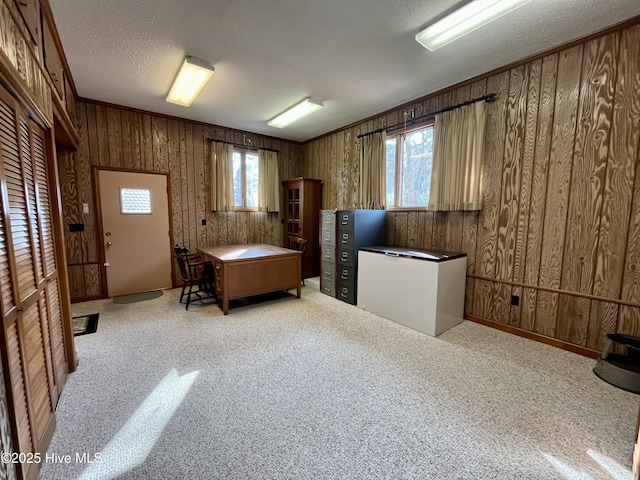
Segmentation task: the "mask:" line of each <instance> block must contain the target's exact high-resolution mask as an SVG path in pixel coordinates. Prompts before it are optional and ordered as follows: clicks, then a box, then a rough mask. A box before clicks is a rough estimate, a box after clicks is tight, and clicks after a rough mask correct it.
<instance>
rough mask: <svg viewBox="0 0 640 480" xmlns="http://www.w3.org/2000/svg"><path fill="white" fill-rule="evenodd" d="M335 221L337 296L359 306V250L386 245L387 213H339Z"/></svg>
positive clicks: (358, 211) (362, 211)
mask: <svg viewBox="0 0 640 480" xmlns="http://www.w3.org/2000/svg"><path fill="white" fill-rule="evenodd" d="M335 217H336V218H335V222H336V239H335V245H336V247H335V252H336V256H335V277H334V278H335V280H334V285H335V296H336V298H338V299H339V300H342V301H343V302H347V303H350V304H351V305H355V304H356V303H357V301H358V284H357V277H358V274H357V272H358V249H359V248H361V247H370V246H375V245H386V243H387V241H386V238H387V227H386V218H387V212H386V211H385V210H338V211H337V212H336V214H335Z"/></svg>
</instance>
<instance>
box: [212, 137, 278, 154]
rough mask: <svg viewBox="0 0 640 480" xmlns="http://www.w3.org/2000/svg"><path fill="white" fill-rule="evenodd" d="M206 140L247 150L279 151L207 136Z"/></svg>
mask: <svg viewBox="0 0 640 480" xmlns="http://www.w3.org/2000/svg"><path fill="white" fill-rule="evenodd" d="M207 142H209V143H211V142H218V143H226V144H228V145H233V146H234V147H242V148H246V149H248V150H266V151H268V152H276V153H280V150H274V149H273V148H262V147H261V148H258V147H252V146H250V145H243V144H242V143H233V142H227V141H225V140H216V139H215V138H207Z"/></svg>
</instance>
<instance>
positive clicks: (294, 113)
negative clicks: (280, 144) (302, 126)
mask: <svg viewBox="0 0 640 480" xmlns="http://www.w3.org/2000/svg"><path fill="white" fill-rule="evenodd" d="M322 107H324V104H323V103H320V102H317V101H315V100H312V99H311V98H305V99H304V100H303V101H301V102H300V103H297V104H296V105H294V106H293V107H291V108H290V109H288V110H287V111H285V112H283V113H281V114H280V115H278V116H277V117H276V118H274V119H272V120H270V121H269V122H268V123H267V125H269V126H270V127H276V128H284V127H286V126H287V125H290V124H292V123H293V122H296V121H298V120H300V119H301V118H303V117H306V116H307V115H309V114H310V113H313V112H315V111H316V110H320V109H321V108H322Z"/></svg>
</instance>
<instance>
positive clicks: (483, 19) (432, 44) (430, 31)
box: [416, 0, 531, 52]
mask: <svg viewBox="0 0 640 480" xmlns="http://www.w3.org/2000/svg"><path fill="white" fill-rule="evenodd" d="M530 1H531V0H473V1H472V2H470V3H467V4H466V5H464V6H463V7H461V8H459V9H458V10H456V11H454V12H453V13H451V14H449V15H447V16H446V17H444V18H442V19H440V20H438V21H437V22H435V23H434V24H432V25H429V26H428V27H427V28H425V29H424V30H422V31H421V32H419V33H418V34H416V41H417V42H418V43H420V44H421V45H422V46H423V47H424V48H426V49H427V50H430V51H432V52H433V51H434V50H437V49H438V48H440V47H442V46H444V45H446V44H447V43H450V42H453V41H454V40H456V39H458V38H460V37H462V36H464V35H466V34H467V33H469V32H472V31H473V30H475V29H476V28H479V27H481V26H483V25H486V24H487V23H489V22H491V21H492V20H495V19H496V18H498V17H501V16H502V15H504V14H505V13H509V12H511V11H512V10H515V9H516V8H518V7H520V6H522V5H524V4H525V3H528V2H530Z"/></svg>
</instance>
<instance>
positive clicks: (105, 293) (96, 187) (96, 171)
mask: <svg viewBox="0 0 640 480" xmlns="http://www.w3.org/2000/svg"><path fill="white" fill-rule="evenodd" d="M92 170H93V175H92V177H93V192H94V195H95V202H96V203H95V204H96V215H97V218H96V221H97V223H98V224H97V227H98V228H97V232H98V237H99V238H98V239H97V240H98V253H99V254H100V274H101V277H102V278H101V287H102V298H109V289H108V287H107V267H105V265H104V264H105V263H106V261H107V258H106V253H105V251H104V242H103V241H102V239H103V238H104V229H103V228H102V202H101V201H100V171H101V170H105V171H111V172H121V173H144V174H150V175H164V176H165V177H166V178H167V205H168V210H169V258H170V259H171V286H172V287H173V288H176V287H177V286H178V284H177V283H176V272H175V269H176V267H175V262H174V261H173V245H174V243H173V209H172V208H171V174H170V173H169V172H153V171H150V170H139V169H135V168H118V167H99V166H96V165H94V166H93V167H92Z"/></svg>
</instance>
